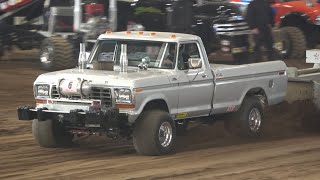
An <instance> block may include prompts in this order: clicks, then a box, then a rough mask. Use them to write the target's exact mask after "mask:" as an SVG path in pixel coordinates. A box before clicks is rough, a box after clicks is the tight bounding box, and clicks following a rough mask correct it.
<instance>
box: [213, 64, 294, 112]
mask: <svg viewBox="0 0 320 180" xmlns="http://www.w3.org/2000/svg"><path fill="white" fill-rule="evenodd" d="M210 67H211V69H212V72H213V75H214V83H215V95H214V98H213V113H223V112H225V109H226V108H231V107H233V106H236V107H240V105H241V102H242V100H243V98H244V97H245V96H246V94H247V93H248V92H249V91H250V92H251V91H254V92H258V91H263V92H264V93H265V95H266V97H267V101H268V104H269V105H273V104H277V103H279V102H281V101H283V100H284V98H285V96H286V92H287V81H288V78H287V66H286V65H285V63H284V62H283V61H272V62H262V63H255V64H247V65H220V64H219V65H218V64H210Z"/></svg>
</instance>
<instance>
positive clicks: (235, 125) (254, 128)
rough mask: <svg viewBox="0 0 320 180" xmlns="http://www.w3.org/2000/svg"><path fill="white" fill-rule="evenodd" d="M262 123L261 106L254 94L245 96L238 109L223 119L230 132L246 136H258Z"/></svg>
mask: <svg viewBox="0 0 320 180" xmlns="http://www.w3.org/2000/svg"><path fill="white" fill-rule="evenodd" d="M263 125H264V114H263V106H262V103H261V102H260V99H259V98H258V97H256V96H249V97H246V98H245V99H244V100H243V102H242V104H241V107H240V109H239V110H238V111H237V112H235V113H234V114H233V115H232V116H231V118H230V119H227V120H225V127H226V129H227V130H228V131H229V132H230V133H232V134H236V135H240V136H246V137H248V136H249V137H258V136H260V135H261V132H262V129H263Z"/></svg>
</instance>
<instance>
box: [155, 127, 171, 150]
mask: <svg viewBox="0 0 320 180" xmlns="http://www.w3.org/2000/svg"><path fill="white" fill-rule="evenodd" d="M172 136H173V132H172V126H171V124H170V123H169V122H164V123H162V124H161V126H160V128H159V134H158V138H159V142H160V144H161V146H162V147H168V146H169V145H170V144H171V141H172Z"/></svg>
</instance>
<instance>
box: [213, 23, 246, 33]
mask: <svg viewBox="0 0 320 180" xmlns="http://www.w3.org/2000/svg"><path fill="white" fill-rule="evenodd" d="M213 28H214V29H215V31H216V34H217V35H230V36H232V35H243V34H249V33H250V30H249V26H248V24H247V23H246V22H244V21H229V22H228V23H223V24H214V25H213Z"/></svg>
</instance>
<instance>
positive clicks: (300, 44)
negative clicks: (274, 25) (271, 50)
mask: <svg viewBox="0 0 320 180" xmlns="http://www.w3.org/2000/svg"><path fill="white" fill-rule="evenodd" d="M274 39H275V40H274V41H275V49H276V50H277V51H278V54H279V55H280V56H281V57H282V58H303V57H304V56H305V53H306V49H307V43H306V38H305V36H304V34H303V32H302V31H301V30H300V29H299V28H297V27H290V26H288V27H283V28H280V31H278V32H276V33H275V34H274ZM278 45H279V46H282V47H277V46H278Z"/></svg>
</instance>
